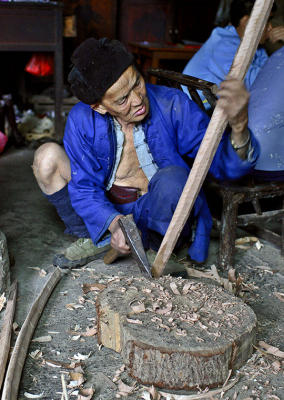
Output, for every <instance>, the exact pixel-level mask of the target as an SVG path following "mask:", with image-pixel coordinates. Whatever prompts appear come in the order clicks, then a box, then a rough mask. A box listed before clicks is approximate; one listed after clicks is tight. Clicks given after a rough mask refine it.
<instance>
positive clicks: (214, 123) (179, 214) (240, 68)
mask: <svg viewBox="0 0 284 400" xmlns="http://www.w3.org/2000/svg"><path fill="white" fill-rule="evenodd" d="M272 5H273V0H256V2H255V4H254V7H253V10H252V13H251V16H250V19H249V21H248V24H247V27H246V30H245V34H244V37H243V40H242V42H241V44H240V47H239V49H238V51H237V53H236V56H235V59H234V62H233V65H232V68H231V70H230V72H229V75H228V77H231V78H236V79H239V80H242V79H244V76H245V74H246V71H247V69H248V67H249V65H250V63H251V61H252V58H253V56H254V53H255V51H256V49H257V46H258V43H259V41H260V38H261V35H262V33H263V30H264V27H265V25H266V23H267V20H268V17H269V14H270V11H271V8H272ZM227 122H228V121H227V119H226V115H225V113H224V111H223V110H222V109H221V108H220V107H219V106H218V103H217V105H216V107H215V110H214V112H213V115H212V118H211V120H210V123H209V125H208V127H207V130H206V133H205V136H204V138H203V141H202V143H201V145H200V148H199V151H198V153H197V156H196V158H195V161H194V164H193V167H192V170H191V172H190V174H189V177H188V179H187V182H186V184H185V186H184V190H183V192H182V194H181V197H180V200H179V202H178V204H177V207H176V210H175V212H174V215H173V217H172V220H171V223H170V225H169V227H168V230H167V232H166V234H165V236H164V239H163V241H162V243H161V246H160V249H159V251H158V253H157V256H156V258H155V260H154V263H153V268H152V274H153V276H154V277H157V278H158V277H160V276H161V275H162V274H163V271H164V269H165V266H166V263H167V262H168V260H169V258H170V255H171V253H172V251H173V249H174V246H175V244H176V242H177V240H178V238H179V235H180V233H181V231H182V229H183V227H184V225H185V223H186V221H187V219H188V217H189V214H190V211H191V210H192V207H193V205H194V202H195V200H196V197H197V195H198V193H199V191H200V189H201V186H202V184H203V182H204V179H205V177H206V175H207V172H208V170H209V168H210V165H211V162H212V160H213V157H214V155H215V152H216V150H217V147H218V145H219V143H220V140H221V138H222V135H223V132H224V129H225V127H226V125H227Z"/></svg>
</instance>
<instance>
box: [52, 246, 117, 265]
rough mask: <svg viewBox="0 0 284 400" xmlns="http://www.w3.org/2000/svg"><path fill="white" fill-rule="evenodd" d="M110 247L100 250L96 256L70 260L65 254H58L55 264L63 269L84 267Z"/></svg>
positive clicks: (54, 259)
mask: <svg viewBox="0 0 284 400" xmlns="http://www.w3.org/2000/svg"><path fill="white" fill-rule="evenodd" d="M109 248H110V247H108V248H103V250H102V251H101V252H98V253H97V254H95V255H94V256H89V257H85V258H81V259H80V260H68V258H66V257H65V256H64V255H63V254H56V255H55V256H54V258H53V265H54V267H58V268H61V269H74V268H80V267H83V266H84V265H86V264H88V263H90V262H91V261H94V260H96V259H98V257H99V256H100V255H101V254H103V253H104V252H106V251H107V250H109Z"/></svg>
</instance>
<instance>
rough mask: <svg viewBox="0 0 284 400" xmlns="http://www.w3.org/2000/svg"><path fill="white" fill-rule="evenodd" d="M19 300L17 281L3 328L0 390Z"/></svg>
mask: <svg viewBox="0 0 284 400" xmlns="http://www.w3.org/2000/svg"><path fill="white" fill-rule="evenodd" d="M16 299H17V281H14V282H13V283H12V285H11V288H10V292H9V297H8V302H7V307H6V311H5V314H4V318H3V328H2V331H1V335H0V390H1V388H2V383H3V379H4V375H5V369H6V364H7V360H8V356H9V351H10V342H11V334H12V326H13V321H14V314H15V308H16Z"/></svg>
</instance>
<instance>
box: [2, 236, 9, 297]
mask: <svg viewBox="0 0 284 400" xmlns="http://www.w3.org/2000/svg"><path fill="white" fill-rule="evenodd" d="M9 286H10V261H9V254H8V247H7V240H6V236H5V235H4V233H3V232H2V231H0V296H1V294H2V293H3V292H5V291H6V290H8V287H9Z"/></svg>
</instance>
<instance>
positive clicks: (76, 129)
mask: <svg viewBox="0 0 284 400" xmlns="http://www.w3.org/2000/svg"><path fill="white" fill-rule="evenodd" d="M78 108H79V112H77V113H76V111H75V112H72V111H71V112H70V114H69V116H68V120H67V123H66V128H65V135H64V147H65V151H66V153H67V156H68V158H69V160H70V166H71V181H70V182H69V184H68V190H69V194H70V199H71V203H72V206H73V207H74V209H75V211H76V212H77V213H78V215H80V216H81V218H82V219H83V220H84V222H85V224H86V226H87V229H88V231H89V233H90V236H91V238H92V240H93V242H94V243H95V244H96V243H97V242H98V241H99V240H100V239H101V237H102V236H103V235H104V233H105V232H106V231H107V230H108V229H109V225H110V224H111V223H112V221H113V220H114V219H115V217H117V216H118V215H120V213H119V212H118V211H117V210H116V209H115V207H114V205H113V204H112V203H111V202H110V201H109V200H108V198H107V196H106V193H105V179H106V175H107V171H106V168H105V167H102V165H101V162H100V160H99V159H98V158H97V157H96V155H95V151H94V143H93V141H89V140H88V139H86V133H88V132H92V135H94V133H93V132H94V125H93V124H92V123H91V121H92V118H90V116H89V114H88V113H85V112H81V111H82V110H80V107H78ZM78 108H77V110H78Z"/></svg>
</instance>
